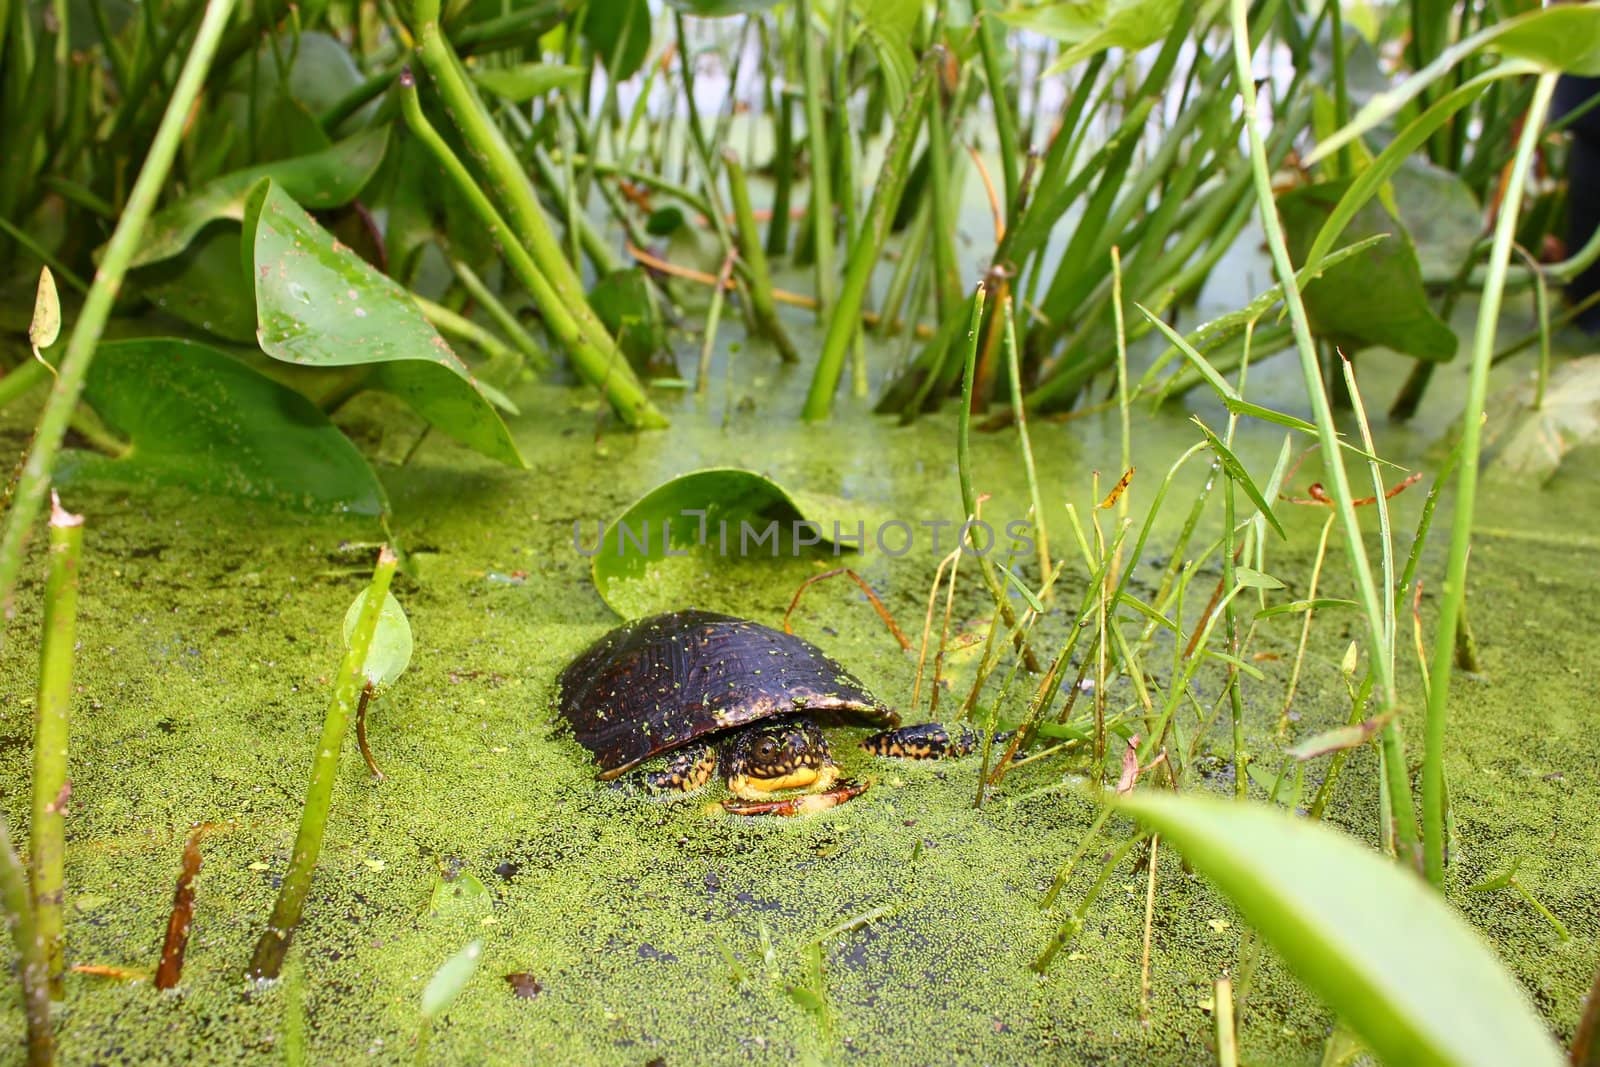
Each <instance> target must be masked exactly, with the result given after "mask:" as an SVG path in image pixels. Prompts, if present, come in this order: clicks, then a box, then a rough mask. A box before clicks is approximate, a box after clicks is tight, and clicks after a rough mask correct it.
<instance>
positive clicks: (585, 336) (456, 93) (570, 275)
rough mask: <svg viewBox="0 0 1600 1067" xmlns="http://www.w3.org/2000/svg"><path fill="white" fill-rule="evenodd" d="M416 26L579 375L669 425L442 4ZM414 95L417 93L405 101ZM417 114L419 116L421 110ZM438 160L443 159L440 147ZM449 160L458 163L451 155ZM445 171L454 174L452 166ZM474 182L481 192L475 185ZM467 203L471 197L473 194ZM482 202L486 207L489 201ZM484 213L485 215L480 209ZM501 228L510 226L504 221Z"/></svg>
mask: <svg viewBox="0 0 1600 1067" xmlns="http://www.w3.org/2000/svg"><path fill="white" fill-rule="evenodd" d="M412 24H413V26H414V27H415V32H416V35H417V55H418V57H419V58H420V59H421V61H422V65H423V67H424V68H425V69H426V70H427V72H428V74H429V76H430V77H432V78H433V83H434V85H435V86H436V87H437V88H438V90H439V95H440V98H441V100H442V102H443V103H444V106H445V109H446V110H447V111H449V113H450V115H451V118H452V119H454V120H455V124H456V128H457V130H458V131H460V133H461V136H462V139H463V140H464V141H465V142H466V143H467V144H468V145H469V146H471V148H472V150H473V152H474V153H475V154H476V155H477V157H478V158H479V159H480V160H481V161H482V163H483V166H484V168H485V169H486V170H487V171H488V174H489V183H488V184H489V186H490V188H492V189H493V190H494V191H495V192H497V193H498V194H499V195H500V198H501V200H502V202H503V203H504V204H505V206H506V208H507V211H508V213H509V215H510V222H511V226H512V227H513V229H514V232H515V235H516V240H515V241H514V242H513V241H511V240H509V234H497V235H496V238H497V240H498V241H499V243H500V244H501V246H502V249H503V251H505V252H506V253H507V259H508V261H509V260H510V258H511V257H510V255H509V253H510V245H511V244H513V243H515V244H517V245H520V246H521V248H522V250H523V251H524V252H525V253H526V254H527V256H528V257H530V258H531V260H532V262H533V263H534V264H535V265H536V266H537V273H538V274H539V275H540V278H541V281H542V283H543V284H542V285H540V286H539V290H538V291H532V290H530V292H531V293H532V295H533V297H534V299H535V300H536V301H537V302H538V304H539V307H540V310H541V311H543V312H545V314H546V317H547V318H549V317H550V309H551V308H552V307H557V308H560V309H561V313H560V314H562V317H564V318H565V319H566V320H567V321H568V322H569V323H570V324H571V327H572V328H571V329H569V330H568V331H567V336H563V337H561V341H562V343H563V345H565V346H566V347H567V349H568V351H569V352H570V354H571V355H572V360H573V363H574V365H576V366H577V367H578V370H579V373H581V374H583V375H584V377H586V378H589V380H590V381H591V382H593V383H594V384H596V385H599V386H600V387H601V389H602V391H603V392H604V393H605V394H606V399H607V400H609V401H611V405H612V408H613V409H614V410H615V411H616V412H617V415H618V416H619V417H620V418H621V419H622V420H623V421H624V422H625V423H627V424H628V425H629V426H632V427H635V428H654V427H661V426H665V425H666V424H667V420H666V418H665V417H664V416H663V415H662V414H661V413H660V412H659V411H657V410H656V408H655V406H654V405H653V404H651V403H650V400H649V398H648V397H646V396H645V394H644V390H643V389H642V387H641V386H640V385H639V382H638V379H637V378H635V377H634V374H633V369H632V368H631V367H629V366H628V363H627V360H626V359H624V358H623V355H622V353H621V352H620V351H619V350H618V348H617V343H616V340H615V338H613V337H612V336H611V335H610V334H609V333H608V332H606V328H605V325H604V324H603V323H602V322H601V321H600V319H599V316H597V315H596V314H595V313H594V309H593V308H591V307H590V306H589V301H588V299H587V298H586V297H585V296H584V292H583V284H582V282H581V281H580V280H579V278H578V274H577V271H576V270H575V269H574V268H573V266H572V264H571V263H569V262H567V258H566V255H565V254H564V253H563V252H562V250H561V243H560V242H559V241H558V240H556V237H555V235H554V234H553V233H551V231H550V224H549V222H548V221H547V220H546V219H545V217H544V210H543V209H542V208H541V207H540V206H539V199H538V196H537V195H536V194H535V193H534V191H533V184H532V182H531V181H530V180H529V178H528V174H527V172H526V171H525V170H524V169H523V168H522V164H521V163H520V162H519V161H518V159H517V156H516V153H515V152H513V151H512V149H511V145H510V144H508V143H507V142H506V139H505V135H504V134H502V133H501V132H500V128H499V127H498V126H496V125H495V124H494V122H493V121H492V120H491V119H490V117H489V114H488V111H487V109H486V108H485V107H484V105H483V101H482V100H481V99H479V97H478V95H477V92H476V91H475V90H474V89H473V88H472V85H471V83H470V82H469V81H468V80H467V78H466V76H465V75H464V74H463V73H462V70H461V61H460V60H459V59H457V58H456V55H455V52H454V51H452V50H451V48H450V44H449V42H447V41H446V40H445V39H444V34H443V32H442V31H441V30H440V29H439V0H417V2H416V3H415V4H414V5H413V6H412ZM402 84H404V79H402ZM413 93H414V87H412V88H411V89H410V90H409V91H407V92H406V93H404V94H403V97H404V96H410V95H413ZM416 112H417V115H418V116H419V117H420V115H421V109H420V107H419V108H417V109H416ZM407 119H408V124H410V125H412V126H413V129H415V128H416V124H415V123H414V122H413V121H411V115H410V114H409V112H408V115H407ZM439 146H440V147H443V141H440V142H439ZM434 155H435V156H438V155H439V153H438V151H437V149H436V148H435V149H434ZM451 155H452V158H453V153H452V154H451ZM440 162H441V163H444V160H443V159H440ZM458 163H459V161H458ZM446 169H450V167H449V165H448V164H446ZM469 180H470V179H469ZM472 184H473V188H474V189H476V183H475V182H474V183H472ZM478 195H479V197H483V194H482V191H481V190H478ZM469 199H473V198H472V197H471V196H470V194H469ZM483 199H484V200H485V202H487V197H483ZM474 206H475V207H476V206H477V205H474ZM479 214H480V217H481V216H482V211H481V209H480V210H479ZM501 228H502V229H503V228H504V224H503V223H502V225H501ZM519 273H520V272H519ZM522 280H523V282H524V283H525V284H526V283H527V282H528V279H526V278H524V279H522ZM541 293H542V294H543V296H541ZM591 375H597V376H595V377H591Z"/></svg>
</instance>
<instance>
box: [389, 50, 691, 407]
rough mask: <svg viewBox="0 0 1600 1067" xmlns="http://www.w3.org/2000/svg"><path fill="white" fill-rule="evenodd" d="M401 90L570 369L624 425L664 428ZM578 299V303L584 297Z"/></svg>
mask: <svg viewBox="0 0 1600 1067" xmlns="http://www.w3.org/2000/svg"><path fill="white" fill-rule="evenodd" d="M400 85H401V93H400V107H401V111H402V112H403V113H404V115H405V121H406V126H407V127H408V128H409V129H410V130H411V132H412V134H413V135H415V136H416V138H417V140H419V141H421V142H422V145H423V147H424V148H426V149H427V150H428V151H429V153H431V154H432V155H433V157H434V159H435V160H436V161H437V162H438V163H439V165H440V166H442V167H443V168H444V171H445V175H446V176H447V177H448V178H449V179H450V181H451V182H452V183H453V184H454V185H455V187H456V190H457V191H458V192H459V193H461V195H462V196H463V197H465V198H466V201H467V204H468V206H469V207H471V208H472V210H473V211H474V212H475V213H476V214H477V216H478V221H479V222H481V223H483V226H484V228H485V229H487V230H488V231H489V236H490V237H492V238H493V239H494V241H495V244H496V245H498V246H499V248H500V252H501V254H502V255H504V256H505V260H506V265H507V266H508V267H510V268H511V270H512V271H513V272H514V273H515V274H516V276H517V280H518V281H520V282H521V283H522V284H523V286H524V287H526V288H527V290H528V295H530V296H532V297H533V300H534V303H536V304H538V305H539V310H540V312H541V313H542V314H543V315H544V322H545V326H546V327H548V328H549V330H550V332H551V333H552V334H553V335H554V336H555V338H556V340H557V341H559V342H560V343H561V344H562V345H563V347H565V348H566V349H567V353H568V355H569V356H570V357H571V358H572V365H573V366H574V367H575V368H576V369H577V371H578V373H579V374H581V375H582V376H583V377H584V378H585V379H587V380H588V381H589V382H590V383H591V384H592V385H594V386H595V388H597V389H599V390H600V393H601V395H602V396H604V397H605V398H606V400H607V401H609V402H610V404H611V408H612V410H613V411H615V412H617V414H618V416H619V417H621V418H622V420H623V421H624V422H626V423H628V425H630V426H635V427H657V426H665V425H666V419H665V418H664V417H663V416H662V415H661V413H660V412H658V411H656V409H655V407H654V405H652V404H651V403H650V398H649V397H648V396H646V395H645V392H644V388H643V387H642V386H640V384H639V380H638V378H636V377H634V374H633V368H631V367H629V366H628V363H627V360H625V359H624V358H623V357H622V354H621V353H620V352H618V351H617V350H616V347H615V345H614V344H613V345H611V346H610V347H609V348H601V347H598V346H596V345H594V344H592V343H591V342H590V340H589V338H588V337H587V336H586V335H585V333H584V329H583V326H582V325H581V323H580V322H579V320H578V317H577V315H576V313H575V312H574V311H573V310H572V305H571V304H569V303H567V302H566V301H564V300H563V299H562V297H561V295H560V293H559V292H558V291H557V290H556V288H555V286H554V285H553V284H552V283H551V281H550V279H549V278H548V277H547V276H546V275H545V273H544V272H543V271H541V270H540V269H539V265H538V264H537V263H535V262H534V259H533V256H532V254H531V253H530V252H529V251H528V250H527V249H526V248H524V247H523V246H522V244H521V243H520V242H519V241H518V240H517V239H516V236H515V235H514V234H513V233H512V232H511V228H510V226H508V225H507V223H506V220H505V219H504V218H502V217H501V215H500V212H499V211H498V210H496V209H495V206H494V205H493V204H492V203H490V202H489V198H488V196H487V195H485V194H484V192H483V190H482V189H481V188H480V187H479V186H478V183H477V181H476V180H475V179H474V178H473V177H472V174H471V173H470V172H469V171H468V170H467V168H466V165H465V164H463V163H462V162H461V160H459V159H457V158H456V154H455V152H453V151H452V150H451V149H450V146H449V145H448V144H446V143H445V140H444V138H443V137H441V136H440V135H439V131H438V130H435V129H434V128H433V124H432V123H430V122H429V121H428V119H427V116H425V115H424V114H423V113H422V105H421V104H420V103H419V101H418V100H417V90H416V84H415V82H414V81H412V80H411V79H410V77H409V75H408V74H402V75H401V76H400ZM546 236H548V233H547V234H546ZM552 240H554V239H553V238H552ZM560 254H561V250H560V248H559V247H557V248H556V255H557V256H558V257H559V256H560ZM565 262H566V260H565V259H562V263H565ZM569 269H570V268H569ZM579 295H580V297H581V295H582V294H581V293H580V294H579ZM579 303H580V304H581V305H582V307H583V308H584V309H585V310H587V309H588V307H589V305H588V303H587V302H584V301H582V300H581V299H580V301H579ZM590 314H591V315H592V314H593V312H590ZM597 321H598V320H597ZM601 332H602V333H604V332H605V331H604V327H601ZM606 337H607V338H608V339H609V337H610V334H606Z"/></svg>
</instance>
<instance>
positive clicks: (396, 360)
mask: <svg viewBox="0 0 1600 1067" xmlns="http://www.w3.org/2000/svg"><path fill="white" fill-rule="evenodd" d="M255 198H256V199H254V200H253V201H252V204H251V208H252V210H251V212H250V215H249V217H248V218H247V219H246V221H245V237H246V240H247V242H249V245H250V248H251V250H252V255H253V263H254V267H253V269H252V271H251V278H252V279H253V281H254V284H255V294H256V317H257V324H258V329H257V338H258V340H259V341H260V343H261V350H262V351H263V352H265V353H267V355H269V356H272V357H273V358H275V359H281V360H283V361H284V362H286V363H297V364H300V365H301V366H307V367H342V366H353V365H362V364H368V365H371V377H370V378H369V379H368V380H367V384H368V385H369V386H371V387H372V388H376V389H382V390H383V391H385V392H389V393H393V394H395V395H396V396H398V397H400V398H401V399H402V400H404V401H405V402H406V403H407V404H409V405H411V407H412V408H413V409H415V410H416V412H417V413H418V414H419V415H421V416H422V417H423V418H425V419H427V420H428V421H429V422H430V423H432V424H433V425H435V426H437V427H438V428H439V429H441V430H443V431H444V432H445V433H447V434H449V435H450V436H451V437H454V438H455V439H456V440H458V441H460V442H461V443H462V444H465V445H467V446H469V447H471V448H474V449H477V450H478V451H479V452H482V453H483V454H484V455H487V456H491V457H493V458H495V459H498V460H500V461H501V462H503V463H509V464H511V465H513V466H519V467H520V466H522V465H523V460H522V456H521V454H520V453H518V451H517V447H516V445H515V443H513V442H512V440H511V434H510V432H509V431H508V430H507V429H506V426H505V423H503V422H501V421H500V416H499V415H498V414H497V413H496V412H495V410H494V407H493V405H492V404H491V403H490V402H489V400H488V399H487V398H486V397H485V396H484V395H483V393H482V392H480V391H479V389H478V387H477V383H476V382H475V381H474V380H473V376H472V372H471V371H469V370H468V369H467V367H466V365H465V364H464V363H462V362H461V358H460V357H459V356H457V355H456V354H455V352H454V351H452V350H451V348H450V345H449V344H448V343H447V342H446V341H445V339H444V338H443V337H440V336H439V334H438V333H437V332H436V331H435V330H434V328H433V327H432V326H431V325H429V324H428V321H427V320H426V319H425V318H423V316H422V312H421V311H419V310H418V309H417V306H416V303H415V302H414V301H413V300H412V299H411V296H410V294H409V293H407V292H406V291H405V290H404V289H402V288H401V287H400V286H399V285H397V284H396V283H395V282H394V280H393V279H391V278H389V277H387V276H385V275H383V274H380V273H379V272H378V271H376V270H374V269H373V268H372V267H371V266H370V265H368V264H367V262H366V261H365V260H363V259H361V257H360V256H357V255H356V254H355V253H353V252H352V251H350V249H348V248H346V247H345V246H344V245H342V244H340V243H339V242H337V241H335V240H334V239H333V237H332V236H331V235H330V234H329V233H328V231H327V230H324V229H323V228H322V227H321V226H320V225H318V224H317V222H316V220H315V219H313V218H312V217H311V216H310V215H308V214H306V212H305V209H304V208H302V207H301V206H300V205H299V204H297V203H295V202H294V200H293V199H291V198H290V196H289V195H288V193H287V192H285V191H284V190H283V189H282V188H280V187H279V186H278V185H277V184H276V183H274V182H271V181H270V180H269V181H267V182H265V183H264V188H262V189H261V190H260V191H259V192H258V193H256V194H255Z"/></svg>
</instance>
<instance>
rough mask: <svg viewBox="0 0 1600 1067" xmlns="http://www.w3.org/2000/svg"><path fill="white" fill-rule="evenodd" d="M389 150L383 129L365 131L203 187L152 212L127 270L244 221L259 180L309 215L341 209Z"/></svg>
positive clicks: (386, 135) (387, 135)
mask: <svg viewBox="0 0 1600 1067" xmlns="http://www.w3.org/2000/svg"><path fill="white" fill-rule="evenodd" d="M388 144H389V130H388V127H386V126H380V127H377V128H376V129H371V130H365V131H363V132H361V133H358V134H356V135H355V136H354V137H350V138H348V139H346V140H343V141H340V142H339V143H337V144H335V145H331V146H330V147H328V148H325V149H323V150H322V151H320V152H312V153H310V154H309V155H304V156H296V157H294V158H292V159H280V160H278V161H276V162H274V163H263V164H261V165H260V166H255V167H246V168H245V169H243V170H236V171H234V172H233V173H231V174H224V175H223V176H222V177H220V178H217V179H216V180H214V181H211V182H209V183H207V184H206V185H205V186H203V187H202V188H201V189H199V190H198V191H197V192H195V193H194V194H193V195H191V196H188V197H185V198H184V199H182V200H180V201H178V202H177V203H176V204H173V205H171V206H170V207H167V208H164V209H162V210H161V211H158V212H156V214H155V215H154V216H152V217H151V219H150V222H149V224H148V225H146V226H145V229H144V241H143V242H142V243H141V244H140V246H139V250H138V251H137V252H135V253H134V255H133V260H132V262H130V263H129V264H128V267H129V269H132V268H135V267H142V266H145V265H147V264H150V263H159V262H160V261H161V260H163V259H169V258H171V257H172V256H175V255H177V254H178V253H179V252H182V251H183V250H184V249H185V248H187V247H189V242H190V241H192V240H194V238H195V235H196V234H198V233H199V232H200V230H201V229H202V228H203V227H204V226H205V225H206V224H207V223H208V222H215V221H216V220H217V219H232V220H234V221H235V222H238V221H241V220H243V218H244V210H245V201H246V200H247V199H248V198H249V195H250V190H251V189H252V188H253V187H254V186H255V184H256V183H257V182H259V181H260V180H261V179H262V178H271V179H272V180H273V181H274V182H275V183H277V184H278V185H280V186H282V187H283V189H284V191H285V192H286V193H287V194H288V195H289V196H291V197H293V198H294V199H295V200H297V201H299V202H300V203H302V204H304V205H305V206H306V207H309V208H312V209H313V210H320V209H323V208H332V207H340V206H342V205H344V204H348V203H349V202H350V201H351V200H354V199H355V197H356V194H357V193H359V192H361V190H362V189H363V188H365V187H366V184H367V182H368V181H370V180H371V178H372V175H373V174H374V173H375V172H376V171H377V169H378V164H379V163H381V162H382V161H383V154H384V151H385V150H386V149H387V147H388Z"/></svg>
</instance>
